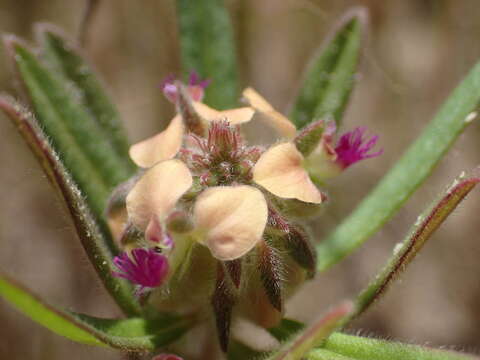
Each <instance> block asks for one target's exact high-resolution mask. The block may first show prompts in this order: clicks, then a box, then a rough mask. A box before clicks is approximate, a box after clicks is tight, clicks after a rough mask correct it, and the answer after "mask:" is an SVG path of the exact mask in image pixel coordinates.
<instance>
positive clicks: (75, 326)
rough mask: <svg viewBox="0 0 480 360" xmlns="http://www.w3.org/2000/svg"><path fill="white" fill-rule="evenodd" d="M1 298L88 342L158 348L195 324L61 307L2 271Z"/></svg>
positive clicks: (58, 330) (170, 318) (54, 328)
mask: <svg viewBox="0 0 480 360" xmlns="http://www.w3.org/2000/svg"><path fill="white" fill-rule="evenodd" d="M0 297H3V298H4V299H5V300H6V301H8V302H9V303H10V304H11V305H13V306H14V307H15V308H16V309H17V310H19V311H20V312H22V313H23V314H25V315H26V316H28V317H29V318H31V319H32V320H33V321H35V322H37V323H39V324H41V325H43V326H45V327H46V328H48V329H49V330H51V331H53V332H54V333H56V334H58V335H61V336H64V337H66V338H68V339H70V340H73V341H76V342H79V343H83V344H88V345H97V346H111V347H114V348H119V349H123V350H155V349H158V348H159V347H162V346H165V345H168V344H170V343H172V342H173V341H175V340H177V339H178V338H179V337H181V336H182V335H183V334H184V333H185V332H186V331H187V330H188V329H189V327H190V326H191V321H190V320H186V319H182V318H179V317H177V316H173V315H166V314H161V315H159V316H158V318H156V319H155V320H145V319H143V318H130V319H100V318H94V317H91V316H88V315H83V314H77V313H73V312H69V311H66V310H60V309H57V308H55V307H53V306H51V305H48V304H46V303H45V302H43V301H42V300H41V299H39V298H38V297H37V296H35V295H33V294H32V293H31V292H30V291H28V290H26V289H25V288H23V287H22V286H21V285H19V284H17V283H16V282H15V281H13V280H12V279H10V278H9V277H7V276H5V275H3V274H0Z"/></svg>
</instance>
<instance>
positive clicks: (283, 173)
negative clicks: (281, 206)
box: [253, 143, 322, 204]
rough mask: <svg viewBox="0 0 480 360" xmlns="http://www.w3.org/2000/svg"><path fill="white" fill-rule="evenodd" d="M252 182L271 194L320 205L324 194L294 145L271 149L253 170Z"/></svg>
mask: <svg viewBox="0 0 480 360" xmlns="http://www.w3.org/2000/svg"><path fill="white" fill-rule="evenodd" d="M253 180H254V181H255V182H256V183H257V184H259V185H261V186H263V187H264V188H265V189H267V190H268V191H270V192H271V193H272V194H274V195H277V196H279V197H282V198H287V199H292V198H293V199H298V200H301V201H305V202H310V203H316V204H320V203H321V202H322V194H321V192H320V191H319V190H318V189H317V187H316V186H315V185H314V184H313V183H312V181H311V180H310V177H309V176H308V173H307V172H306V171H305V169H304V168H303V156H302V154H301V153H300V152H299V151H298V150H297V148H296V147H295V145H294V144H292V143H282V144H279V145H275V146H273V147H272V148H270V149H268V150H267V151H266V152H265V153H263V154H262V156H260V159H258V161H257V163H256V164H255V167H254V168H253Z"/></svg>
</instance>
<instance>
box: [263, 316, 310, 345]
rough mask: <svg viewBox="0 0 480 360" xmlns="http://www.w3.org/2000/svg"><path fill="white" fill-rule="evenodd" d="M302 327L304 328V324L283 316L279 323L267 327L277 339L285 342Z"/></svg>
mask: <svg viewBox="0 0 480 360" xmlns="http://www.w3.org/2000/svg"><path fill="white" fill-rule="evenodd" d="M303 328H305V325H304V324H302V323H301V322H299V321H296V320H292V319H287V318H283V319H282V321H281V322H280V324H278V325H277V326H275V327H273V328H270V329H268V332H269V333H270V334H271V335H272V336H273V337H274V338H275V339H277V340H278V341H280V342H285V341H287V340H288V339H290V338H291V337H292V336H293V335H294V334H296V333H297V332H299V331H300V330H302V329H303Z"/></svg>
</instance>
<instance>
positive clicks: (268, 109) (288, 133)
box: [243, 88, 297, 139]
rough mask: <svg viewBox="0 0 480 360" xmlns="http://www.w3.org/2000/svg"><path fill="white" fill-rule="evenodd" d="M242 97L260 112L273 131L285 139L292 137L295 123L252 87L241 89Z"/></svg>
mask: <svg viewBox="0 0 480 360" xmlns="http://www.w3.org/2000/svg"><path fill="white" fill-rule="evenodd" d="M243 97H244V98H245V99H246V100H247V102H248V104H249V105H250V106H251V107H252V108H254V109H255V110H256V111H258V112H259V113H261V114H262V115H263V117H264V119H265V121H266V122H267V123H268V125H269V126H271V127H272V128H273V129H274V130H275V131H277V132H278V133H279V134H280V135H282V136H284V137H286V138H287V139H293V138H294V137H295V135H296V133H297V129H296V128H295V125H293V123H292V122H291V121H290V120H289V119H288V118H287V117H286V116H284V115H283V114H281V113H279V112H278V111H276V110H275V109H274V108H273V107H272V105H270V104H269V103H268V102H267V101H266V100H265V99H264V98H263V97H262V96H261V95H260V94H259V93H257V92H256V91H255V90H253V89H252V88H246V89H245V90H244V91H243Z"/></svg>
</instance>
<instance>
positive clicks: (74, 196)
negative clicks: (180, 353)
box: [0, 97, 140, 315]
mask: <svg viewBox="0 0 480 360" xmlns="http://www.w3.org/2000/svg"><path fill="white" fill-rule="evenodd" d="M0 109H1V110H3V111H4V112H5V114H6V115H7V116H8V117H9V118H10V119H11V120H12V122H13V123H14V124H15V125H16V126H17V128H18V130H19V132H20V134H21V135H22V136H23V138H24V139H25V141H26V142H27V144H28V145H29V146H30V148H31V149H32V150H33V152H34V153H35V155H36V156H37V158H38V160H39V162H40V164H41V166H42V168H43V170H44V171H45V173H46V174H47V175H48V177H49V180H50V181H51V182H52V184H53V185H54V186H55V187H56V188H57V190H58V191H59V193H60V195H61V197H62V198H63V199H64V200H65V204H66V206H67V209H68V211H69V213H70V215H71V217H72V220H73V223H74V225H75V228H76V230H77V234H78V236H79V237H80V240H81V242H82V245H83V247H84V248H85V251H86V252H87V255H88V256H89V258H90V261H91V262H92V263H93V265H94V267H95V270H96V271H97V273H98V274H99V275H100V277H101V279H102V281H103V283H104V284H105V286H106V288H107V290H108V291H109V292H110V294H111V295H112V296H113V297H114V298H115V300H116V301H117V303H118V304H119V306H120V307H121V308H122V310H123V311H124V312H125V313H126V314H130V315H135V314H138V313H139V312H140V308H139V305H138V303H137V301H136V299H135V298H134V297H133V293H132V289H131V287H130V286H129V285H128V283H127V282H125V281H123V280H120V279H117V278H115V277H113V276H112V271H113V264H112V262H111V259H112V258H113V254H112V250H111V247H110V243H109V240H110V239H108V238H105V235H104V233H102V232H101V231H100V229H99V227H98V225H97V223H96V222H95V218H94V217H93V216H92V214H91V212H90V210H89V208H88V205H87V203H86V200H85V198H84V196H83V194H82V192H81V191H80V190H79V189H78V187H77V185H76V183H75V181H74V180H73V179H72V177H71V175H70V173H69V172H68V171H67V169H66V168H65V166H64V164H63V162H62V159H61V158H60V157H59V156H58V155H57V154H56V152H55V151H54V149H53V148H52V146H51V144H50V143H49V142H48V141H47V137H46V135H45V134H44V133H43V131H42V130H41V129H40V127H39V126H38V124H37V122H36V120H35V118H34V117H33V115H32V114H31V113H29V112H28V111H27V110H25V109H24V108H23V107H22V106H21V105H20V104H18V103H16V102H15V101H14V100H12V99H10V98H7V97H0Z"/></svg>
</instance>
